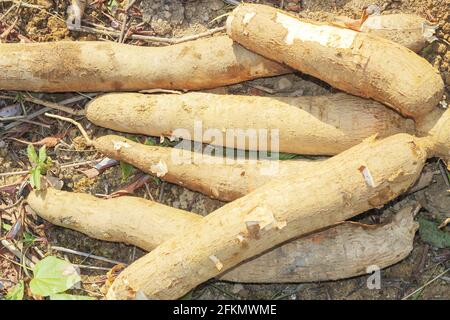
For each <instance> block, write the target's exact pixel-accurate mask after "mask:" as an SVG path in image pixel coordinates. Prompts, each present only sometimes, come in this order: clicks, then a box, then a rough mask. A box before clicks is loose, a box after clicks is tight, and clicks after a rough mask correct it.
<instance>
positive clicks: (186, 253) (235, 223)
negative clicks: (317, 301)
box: [107, 111, 450, 299]
mask: <svg viewBox="0 0 450 320" xmlns="http://www.w3.org/2000/svg"><path fill="white" fill-rule="evenodd" d="M449 116H450V111H447V112H446V113H444V115H443V116H442V117H441V118H440V119H439V121H438V122H437V123H436V125H435V126H434V127H433V129H431V131H430V135H429V136H427V137H423V138H417V137H414V136H411V135H408V134H396V135H394V136H390V137H388V138H385V139H382V140H377V139H376V138H371V139H367V140H365V141H364V142H362V143H361V144H359V145H356V146H354V147H352V148H350V149H348V150H346V151H344V152H342V153H340V154H339V155H337V156H335V157H332V158H330V159H328V160H326V161H324V162H323V165H322V166H321V168H320V169H319V170H313V171H306V172H303V174H301V175H298V176H293V177H290V178H289V179H284V180H282V181H279V180H276V181H272V182H269V183H267V184H265V185H264V186H262V187H260V188H258V189H257V190H255V191H253V192H251V193H250V194H248V195H246V196H244V197H242V198H240V199H237V200H235V201H233V202H232V203H229V204H226V205H224V206H223V207H221V208H220V209H218V210H216V211H214V212H213V213H211V214H209V215H208V216H207V217H205V218H203V219H202V220H201V221H200V222H198V223H196V224H195V225H194V226H192V228H190V229H189V230H182V231H181V232H179V233H177V235H176V236H174V237H172V238H170V239H168V240H166V241H164V242H163V243H162V244H161V245H159V246H158V247H157V248H156V249H154V250H153V251H151V252H150V253H148V254H147V255H146V256H144V257H142V258H140V259H138V260H137V261H136V262H134V263H133V264H131V265H130V266H129V267H128V268H126V269H125V270H124V271H123V272H122V273H121V274H120V275H119V276H118V277H117V278H116V280H115V281H114V283H113V284H112V286H111V288H110V289H109V291H108V294H107V298H109V299H129V298H133V296H134V295H135V294H136V292H138V291H139V292H141V293H143V294H145V295H146V296H147V297H148V298H151V299H175V298H178V297H180V296H182V295H183V294H185V293H186V292H188V291H189V290H191V289H192V288H193V287H195V286H197V285H198V284H200V283H202V282H204V281H206V280H208V279H210V278H214V277H216V276H217V275H219V274H221V273H222V272H225V271H226V270H229V269H231V268H233V267H234V266H236V265H238V264H239V263H241V262H243V261H245V260H247V259H250V258H252V257H255V256H257V255H258V254H261V253H263V252H265V251H266V250H269V249H270V248H273V247H274V246H277V245H279V244H281V243H283V242H285V241H287V240H289V239H293V238H295V237H299V236H301V235H305V234H308V233H310V232H313V231H316V230H319V229H322V228H325V227H327V226H330V225H333V224H335V223H337V222H340V221H344V220H347V219H349V218H351V217H353V216H355V215H357V214H359V213H362V212H364V211H367V210H369V209H371V208H377V207H381V206H383V205H384V204H385V203H387V202H388V201H390V200H392V199H394V198H395V197H397V196H398V195H400V194H402V193H404V192H405V191H406V190H408V189H409V188H410V187H411V186H412V185H413V184H414V182H415V181H416V180H417V178H418V176H419V175H420V172H421V170H422V168H423V166H424V163H425V161H426V159H427V158H429V157H433V156H439V157H442V158H444V159H445V160H447V161H448V160H449V159H450V125H449V123H450V118H449Z"/></svg>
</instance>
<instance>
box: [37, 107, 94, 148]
mask: <svg viewBox="0 0 450 320" xmlns="http://www.w3.org/2000/svg"><path fill="white" fill-rule="evenodd" d="M45 115H46V116H47V117H49V118H54V119H58V120H62V121H66V122H70V123H71V124H73V125H74V126H76V127H77V128H78V130H80V132H81V135H82V136H83V137H84V139H85V140H86V142H87V144H88V145H92V140H91V138H89V136H88V134H87V133H86V130H84V128H83V126H82V125H81V124H80V123H79V122H77V121H75V120H73V119H70V118H66V117H61V116H58V115H56V114H52V113H45Z"/></svg>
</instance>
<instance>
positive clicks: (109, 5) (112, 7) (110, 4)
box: [106, 0, 119, 11]
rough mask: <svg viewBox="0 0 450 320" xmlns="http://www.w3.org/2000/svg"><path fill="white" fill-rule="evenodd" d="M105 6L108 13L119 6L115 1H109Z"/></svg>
mask: <svg viewBox="0 0 450 320" xmlns="http://www.w3.org/2000/svg"><path fill="white" fill-rule="evenodd" d="M106 6H107V7H108V9H109V10H110V11H113V10H115V9H117V8H118V7H119V4H118V3H117V1H116V0H109V1H108V3H107V4H106Z"/></svg>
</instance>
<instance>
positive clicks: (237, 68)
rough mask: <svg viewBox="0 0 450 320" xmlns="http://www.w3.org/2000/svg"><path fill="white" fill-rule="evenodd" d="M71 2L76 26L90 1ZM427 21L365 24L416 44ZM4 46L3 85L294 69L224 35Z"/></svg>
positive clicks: (196, 84)
mask: <svg viewBox="0 0 450 320" xmlns="http://www.w3.org/2000/svg"><path fill="white" fill-rule="evenodd" d="M72 4H73V5H72V8H71V11H70V13H69V19H68V20H69V21H70V24H69V27H73V28H75V29H76V23H77V22H80V21H79V20H80V18H81V15H82V11H83V9H84V6H85V1H80V0H74V1H72ZM391 16H392V17H391ZM379 20H380V21H379ZM425 23H426V22H425V21H424V19H422V18H420V17H417V16H413V15H386V16H380V17H369V19H368V20H367V21H366V23H365V24H363V26H362V31H363V32H367V33H371V34H375V35H378V36H382V37H385V38H387V39H390V40H393V41H396V42H398V43H400V44H402V45H405V46H407V47H409V48H411V49H412V50H416V51H418V50H420V49H421V48H422V47H423V45H424V43H425V40H424V39H426V38H427V35H424V34H423V30H428V33H427V34H429V33H432V32H431V31H432V28H428V29H427V28H424V29H423V30H422V28H421V26H422V25H424V24H425ZM380 26H381V28H380ZM49 53H51V54H49ZM0 54H1V56H2V61H1V62H0V69H1V70H2V72H1V74H0V89H2V90H26V91H38V92H67V91H84V92H89V91H94V92H97V91H138V90H147V89H155V88H157V89H176V90H185V89H186V90H198V89H207V88H214V87H220V86H224V85H228V84H234V83H238V82H241V81H245V80H250V79H255V78H259V77H270V76H275V75H280V74H285V73H290V72H292V69H290V68H288V67H286V66H284V65H282V64H279V63H276V62H273V61H271V60H267V59H265V58H262V57H261V56H259V55H258V54H255V53H253V52H250V51H248V50H246V49H244V48H243V47H241V46H240V45H238V44H237V43H233V41H232V40H231V39H229V38H228V37H227V36H217V37H212V38H205V39H200V40H196V41H190V42H186V43H183V44H176V45H172V46H168V47H163V48H161V47H138V46H131V45H121V44H115V43H105V42H82V41H77V42H56V43H34V44H22V43H21V44H2V45H0Z"/></svg>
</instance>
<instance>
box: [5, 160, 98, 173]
mask: <svg viewBox="0 0 450 320" xmlns="http://www.w3.org/2000/svg"><path fill="white" fill-rule="evenodd" d="M100 160H101V159H94V160H86V161H80V162H73V163H67V164H62V165H60V166H59V168H61V169H67V168H72V167H78V166H84V165H86V164H92V163H96V162H99V161H100ZM28 173H30V171H28V170H23V171H12V172H3V173H0V177H10V176H19V175H23V174H28Z"/></svg>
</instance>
